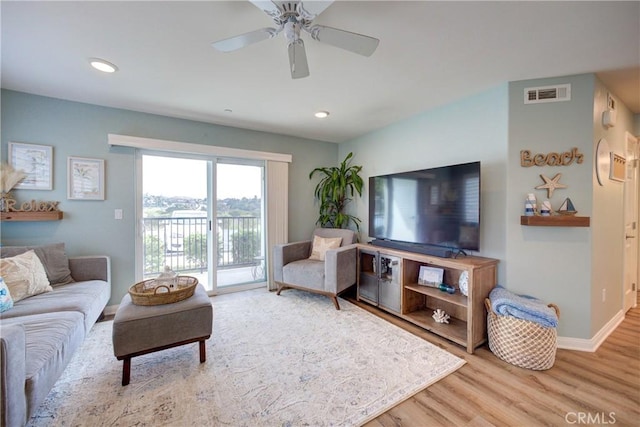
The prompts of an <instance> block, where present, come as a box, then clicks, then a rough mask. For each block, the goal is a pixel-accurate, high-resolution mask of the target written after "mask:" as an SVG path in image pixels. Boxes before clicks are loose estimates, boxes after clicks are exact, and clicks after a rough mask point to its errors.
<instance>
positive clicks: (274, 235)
mask: <svg viewBox="0 0 640 427" xmlns="http://www.w3.org/2000/svg"><path fill="white" fill-rule="evenodd" d="M266 168H267V173H266V181H267V183H266V186H267V197H266V202H267V209H266V210H267V248H266V250H267V256H266V259H265V262H266V264H265V265H267V266H268V268H267V271H268V272H269V278H268V283H267V287H268V289H269V290H270V291H273V290H276V289H277V286H276V284H275V283H274V282H273V268H272V267H271V266H272V264H271V259H272V257H273V246H274V245H276V244H279V243H287V242H288V239H289V163H288V162H278V161H272V160H269V161H267V167H266Z"/></svg>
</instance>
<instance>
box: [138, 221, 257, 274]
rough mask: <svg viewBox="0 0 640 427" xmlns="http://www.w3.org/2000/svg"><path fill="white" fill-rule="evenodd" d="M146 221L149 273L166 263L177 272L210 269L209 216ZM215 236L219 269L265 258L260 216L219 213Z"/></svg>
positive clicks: (147, 272)
mask: <svg viewBox="0 0 640 427" xmlns="http://www.w3.org/2000/svg"><path fill="white" fill-rule="evenodd" d="M143 223H144V228H143V245H144V274H145V277H149V276H153V275H156V274H158V273H160V272H161V271H162V270H163V269H164V267H165V266H169V267H170V268H171V269H172V270H173V271H176V272H189V271H197V270H200V271H206V270H207V267H208V261H207V260H208V255H209V252H208V248H207V230H208V228H209V222H208V220H207V218H205V217H202V218H190V217H175V218H144V220H143ZM214 236H217V239H218V242H217V243H218V244H217V248H218V250H217V252H218V257H217V267H218V269H221V268H234V267H246V266H251V265H255V264H256V262H258V260H260V259H262V256H263V254H262V243H261V242H262V222H261V220H260V218H259V217H218V220H217V232H216V233H215V234H214ZM214 238H215V237H214Z"/></svg>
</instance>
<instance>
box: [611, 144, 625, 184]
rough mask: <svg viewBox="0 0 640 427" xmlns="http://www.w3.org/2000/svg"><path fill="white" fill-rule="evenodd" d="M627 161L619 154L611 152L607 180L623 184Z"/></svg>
mask: <svg viewBox="0 0 640 427" xmlns="http://www.w3.org/2000/svg"><path fill="white" fill-rule="evenodd" d="M626 167H627V159H625V158H624V156H621V155H620V154H616V153H614V152H613V151H612V152H611V168H610V169H609V179H610V180H613V181H621V182H624V176H625V171H626Z"/></svg>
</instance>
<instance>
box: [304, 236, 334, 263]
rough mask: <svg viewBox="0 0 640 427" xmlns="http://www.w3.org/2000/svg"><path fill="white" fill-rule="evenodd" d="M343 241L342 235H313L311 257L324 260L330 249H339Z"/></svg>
mask: <svg viewBox="0 0 640 427" xmlns="http://www.w3.org/2000/svg"><path fill="white" fill-rule="evenodd" d="M341 243H342V237H320V236H313V243H312V245H311V256H309V259H312V260H315V261H324V256H325V254H326V253H327V251H328V250H329V249H337V248H339V247H340V244H341Z"/></svg>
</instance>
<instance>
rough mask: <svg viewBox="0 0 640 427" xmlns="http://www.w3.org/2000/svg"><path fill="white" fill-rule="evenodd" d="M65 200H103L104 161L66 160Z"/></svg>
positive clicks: (79, 158)
mask: <svg viewBox="0 0 640 427" xmlns="http://www.w3.org/2000/svg"><path fill="white" fill-rule="evenodd" d="M67 174H68V177H67V199H71V200H104V160H103V159H89V158H85V157H68V158H67Z"/></svg>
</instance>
